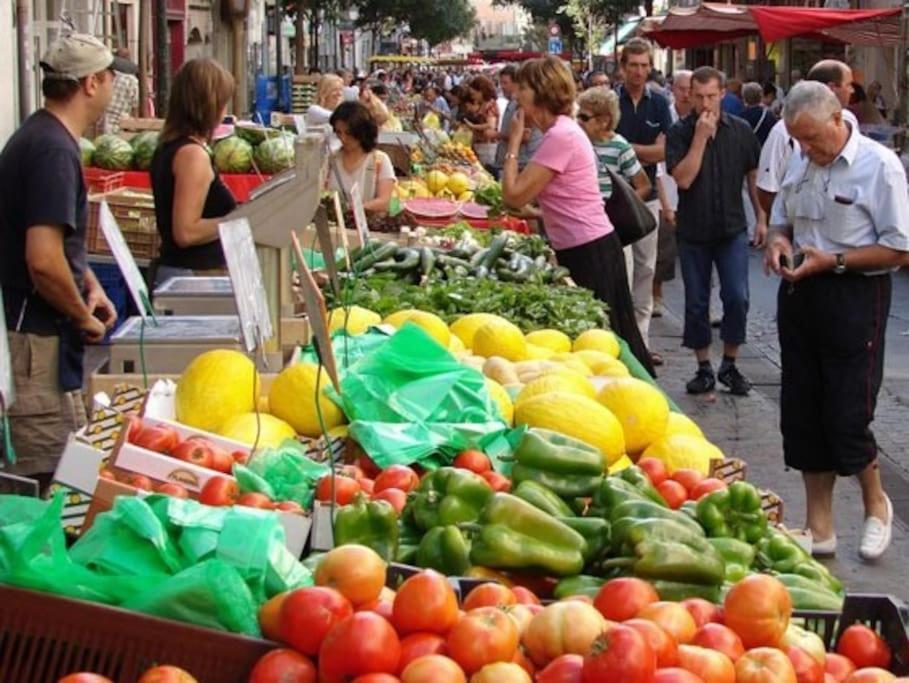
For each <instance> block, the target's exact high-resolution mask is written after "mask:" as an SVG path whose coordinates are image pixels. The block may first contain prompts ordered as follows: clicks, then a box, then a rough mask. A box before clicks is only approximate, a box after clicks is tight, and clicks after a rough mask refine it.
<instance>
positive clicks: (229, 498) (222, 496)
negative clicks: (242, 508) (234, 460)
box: [199, 477, 240, 506]
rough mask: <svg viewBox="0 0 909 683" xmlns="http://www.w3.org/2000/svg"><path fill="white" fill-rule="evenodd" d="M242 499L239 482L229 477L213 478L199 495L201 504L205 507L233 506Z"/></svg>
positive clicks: (206, 483)
mask: <svg viewBox="0 0 909 683" xmlns="http://www.w3.org/2000/svg"><path fill="white" fill-rule="evenodd" d="M239 497H240V487H239V486H237V482H236V481H234V480H233V479H229V478H227V477H212V478H211V479H209V480H208V481H207V482H205V486H203V487H202V491H201V493H199V502H200V503H203V504H205V505H214V506H222V505H233V504H234V503H236V502H237V498H239Z"/></svg>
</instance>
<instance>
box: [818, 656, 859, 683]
mask: <svg viewBox="0 0 909 683" xmlns="http://www.w3.org/2000/svg"><path fill="white" fill-rule="evenodd" d="M824 671H825V672H826V673H827V674H829V675H830V676H831V677H832V678H833V680H834V681H835V682H836V683H843V681H845V680H846V678H848V677H849V674H851V673H852V672H853V671H855V664H853V663H852V660H851V659H849V658H848V657H844V656H843V655H838V654H836V653H835V652H828V653H827V657H826V658H825V659H824Z"/></svg>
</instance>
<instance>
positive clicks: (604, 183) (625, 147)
mask: <svg viewBox="0 0 909 683" xmlns="http://www.w3.org/2000/svg"><path fill="white" fill-rule="evenodd" d="M593 151H594V152H596V155H597V177H598V180H599V182H600V194H601V195H602V196H603V199H609V197H610V196H611V195H612V180H611V179H610V178H609V174H608V173H607V172H606V168H607V167H608V168H609V169H610V170H611V171H612V172H613V173H615V174H616V175H618V176H621V177H623V178H625V180H627V181H628V184H629V185H633V179H634V177H635V176H636V175H637V174H638V173H640V172H641V171H642V170H644V169H643V167H642V166H641V162H640V161H638V156H637V154H635V152H634V147H632V146H631V145H630V144H629V142H628V140H626V139H625V138H623V137H622V136H621V135H619V134H618V133H615V134H614V135H613V136H612V137H611V138H610V139H609V140H600V141H598V142H594V143H593Z"/></svg>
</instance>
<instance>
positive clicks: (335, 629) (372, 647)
mask: <svg viewBox="0 0 909 683" xmlns="http://www.w3.org/2000/svg"><path fill="white" fill-rule="evenodd" d="M503 616H504V615H503ZM506 618H507V617H506ZM400 661H401V641H400V640H398V634H397V633H395V630H394V628H393V627H392V625H391V624H390V623H388V621H387V620H386V619H384V618H382V617H380V616H379V615H378V614H376V613H375V612H355V613H354V614H352V615H351V616H349V617H347V618H345V619H342V620H341V621H339V622H338V623H336V624H335V625H334V626H332V627H331V630H330V631H329V632H328V634H327V635H326V636H325V640H323V641H322V647H320V648H319V673H320V674H321V675H322V676H323V677H324V678H325V679H326V683H334V682H337V683H341V682H342V681H347V680H349V679H351V678H353V677H355V676H359V675H361V674H369V673H388V674H391V673H397V671H398V663H399V662H400Z"/></svg>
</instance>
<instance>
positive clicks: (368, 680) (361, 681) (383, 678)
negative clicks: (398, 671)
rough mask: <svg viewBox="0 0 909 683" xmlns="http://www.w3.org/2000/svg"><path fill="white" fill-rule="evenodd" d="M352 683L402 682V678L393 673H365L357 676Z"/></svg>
mask: <svg viewBox="0 0 909 683" xmlns="http://www.w3.org/2000/svg"><path fill="white" fill-rule="evenodd" d="M351 683H401V679H400V678H398V677H397V676H392V675H391V674H363V675H362V676H357V677H356V678H355V679H353V680H352V681H351Z"/></svg>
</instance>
